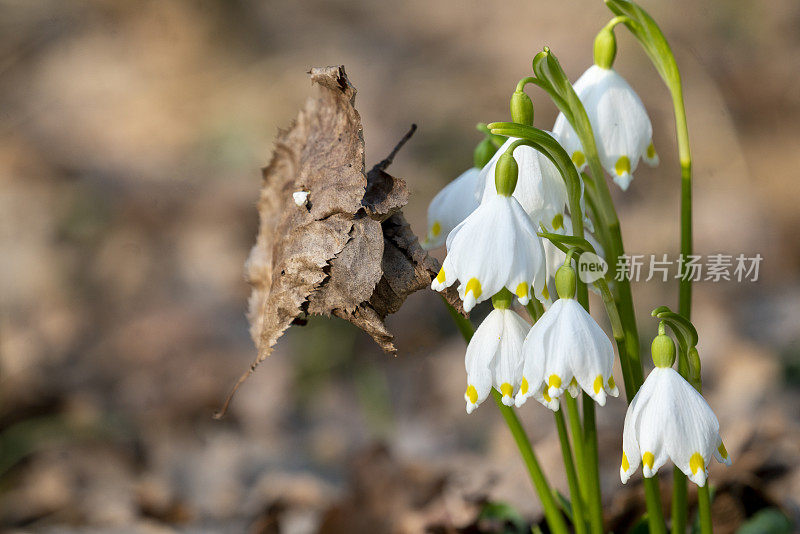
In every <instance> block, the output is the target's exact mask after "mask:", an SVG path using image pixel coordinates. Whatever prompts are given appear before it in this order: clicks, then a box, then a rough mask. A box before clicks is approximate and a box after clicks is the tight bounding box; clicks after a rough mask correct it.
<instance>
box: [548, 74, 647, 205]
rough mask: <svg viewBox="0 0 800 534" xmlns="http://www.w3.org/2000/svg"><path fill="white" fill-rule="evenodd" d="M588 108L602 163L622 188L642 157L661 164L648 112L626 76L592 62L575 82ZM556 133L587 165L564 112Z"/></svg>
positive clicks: (581, 164)
mask: <svg viewBox="0 0 800 534" xmlns="http://www.w3.org/2000/svg"><path fill="white" fill-rule="evenodd" d="M574 88H575V92H576V93H577V95H578V98H580V100H581V102H582V103H583V107H584V108H585V109H586V114H587V115H588V117H589V122H590V123H591V125H592V130H593V132H594V138H595V143H596V144H597V152H598V155H599V156H600V162H601V163H602V165H603V168H605V170H606V172H607V173H609V174H610V175H612V176H613V177H614V181H615V182H616V183H617V185H619V186H620V187H621V188H622V189H623V190H625V189H627V188H628V186H629V185H630V183H631V180H632V179H633V171H635V170H636V167H637V166H638V165H639V159H640V158H643V159H644V160H645V162H647V163H648V164H649V165H651V166H653V165H657V164H658V155H657V154H656V151H655V148H654V147H653V126H652V125H651V124H650V119H649V117H648V116H647V111H646V110H645V108H644V105H643V104H642V101H641V100H640V99H639V96H638V95H637V94H636V93H635V92H634V90H633V88H631V86H630V85H628V82H626V81H625V79H624V78H623V77H622V76H620V75H619V74H617V72H616V71H615V70H614V69H604V68H602V67H598V66H597V65H592V66H591V67H589V69H588V70H587V71H586V72H584V73H583V75H582V76H581V77H580V78H578V81H577V82H575V84H574ZM553 132H554V133H555V135H556V137H557V138H558V140H559V142H560V143H561V145H562V146H563V147H564V149H565V150H566V151H567V152H568V153H569V154H570V156H571V157H572V161H573V162H574V163H575V165H577V167H578V168H579V169H583V168H584V167H585V165H586V155H585V153H584V152H583V147H582V146H581V143H580V139H578V135H577V134H576V133H575V130H574V129H573V128H572V125H570V124H569V121H567V119H566V117H565V116H564V114H563V113H560V114H559V115H558V118H556V123H555V125H554V126H553Z"/></svg>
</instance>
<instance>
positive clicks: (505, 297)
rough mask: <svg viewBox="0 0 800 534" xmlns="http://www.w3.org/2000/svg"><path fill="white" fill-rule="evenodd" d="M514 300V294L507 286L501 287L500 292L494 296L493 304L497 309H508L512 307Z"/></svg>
mask: <svg viewBox="0 0 800 534" xmlns="http://www.w3.org/2000/svg"><path fill="white" fill-rule="evenodd" d="M513 301H514V295H512V294H511V291H509V290H508V289H506V288H503V289H501V290H500V291H499V292H498V293H496V294H495V295H493V296H492V306H494V309H496V310H507V309H509V308H510V307H511V303H512V302H513Z"/></svg>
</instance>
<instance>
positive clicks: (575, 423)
mask: <svg viewBox="0 0 800 534" xmlns="http://www.w3.org/2000/svg"><path fill="white" fill-rule="evenodd" d="M564 403H565V404H566V405H567V414H568V415H569V430H570V432H572V443H573V444H574V447H575V463H576V464H577V467H578V472H579V473H581V474H582V475H583V474H584V473H585V472H586V471H584V468H583V462H584V459H583V457H584V455H583V428H582V427H581V415H580V414H579V413H578V401H577V400H576V399H574V398H572V395H570V394H566V395H564ZM578 484H579V487H580V490H581V498H582V499H583V500H584V502H585V501H586V496H587V494H588V489H587V488H586V477H585V476H580V477H578Z"/></svg>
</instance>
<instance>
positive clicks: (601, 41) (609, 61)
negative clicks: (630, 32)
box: [594, 26, 617, 69]
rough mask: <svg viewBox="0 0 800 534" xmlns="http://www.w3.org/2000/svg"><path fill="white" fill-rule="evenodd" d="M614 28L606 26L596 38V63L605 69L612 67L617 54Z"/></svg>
mask: <svg viewBox="0 0 800 534" xmlns="http://www.w3.org/2000/svg"><path fill="white" fill-rule="evenodd" d="M612 28H613V26H612ZM612 28H609V27H608V26H606V27H605V28H603V29H602V30H600V32H599V33H598V34H597V37H595V38H594V64H595V65H597V66H598V67H601V68H604V69H610V68H611V65H613V64H614V57H616V55H617V39H616V37H614V30H613V29H612Z"/></svg>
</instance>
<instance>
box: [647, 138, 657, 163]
mask: <svg viewBox="0 0 800 534" xmlns="http://www.w3.org/2000/svg"><path fill="white" fill-rule="evenodd" d="M647 157H648V159H653V158H654V157H656V147H654V146H653V143H652V142H651V143H650V144H649V145H647Z"/></svg>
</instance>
